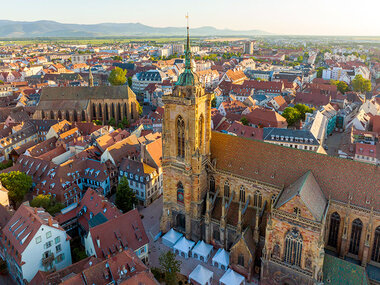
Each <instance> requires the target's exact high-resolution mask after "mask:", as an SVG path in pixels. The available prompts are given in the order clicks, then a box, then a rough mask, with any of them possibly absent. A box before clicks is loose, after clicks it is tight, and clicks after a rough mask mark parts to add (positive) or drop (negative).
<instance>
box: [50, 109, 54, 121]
mask: <svg viewBox="0 0 380 285" xmlns="http://www.w3.org/2000/svg"><path fill="white" fill-rule="evenodd" d="M50 119H52V120H54V112H53V111H50Z"/></svg>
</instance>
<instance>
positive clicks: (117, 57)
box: [112, 55, 123, 61]
mask: <svg viewBox="0 0 380 285" xmlns="http://www.w3.org/2000/svg"><path fill="white" fill-rule="evenodd" d="M112 59H113V60H117V61H123V58H122V57H121V56H120V55H115V56H114V57H113V58H112Z"/></svg>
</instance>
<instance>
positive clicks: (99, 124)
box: [93, 120, 103, 126]
mask: <svg viewBox="0 0 380 285" xmlns="http://www.w3.org/2000/svg"><path fill="white" fill-rule="evenodd" d="M93 122H94V123H95V125H97V126H102V125H103V122H102V121H101V120H94V121H93Z"/></svg>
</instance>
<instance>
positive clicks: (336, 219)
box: [327, 212, 340, 248]
mask: <svg viewBox="0 0 380 285" xmlns="http://www.w3.org/2000/svg"><path fill="white" fill-rule="evenodd" d="M339 226H340V216H339V214H338V213H337V212H334V213H332V215H331V218H330V231H329V239H328V242H327V244H328V245H329V246H332V247H335V248H336V247H337V245H338V235H339Z"/></svg>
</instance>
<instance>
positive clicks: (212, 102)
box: [211, 98, 216, 108]
mask: <svg viewBox="0 0 380 285" xmlns="http://www.w3.org/2000/svg"><path fill="white" fill-rule="evenodd" d="M211 107H212V108H215V107H216V99H215V98H214V99H212V100H211Z"/></svg>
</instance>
